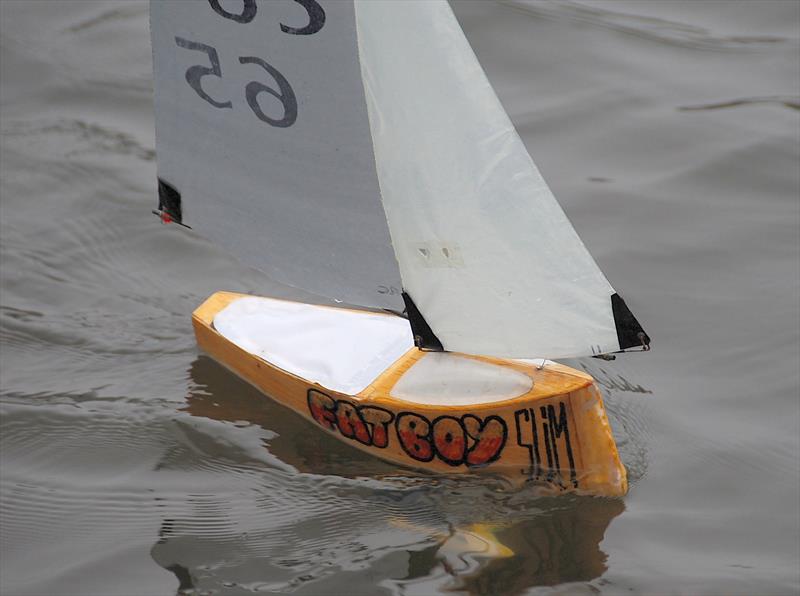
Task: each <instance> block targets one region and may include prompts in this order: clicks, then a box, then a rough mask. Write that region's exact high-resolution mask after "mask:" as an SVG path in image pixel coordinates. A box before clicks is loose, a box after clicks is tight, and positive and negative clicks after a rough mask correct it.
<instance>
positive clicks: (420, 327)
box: [402, 292, 444, 352]
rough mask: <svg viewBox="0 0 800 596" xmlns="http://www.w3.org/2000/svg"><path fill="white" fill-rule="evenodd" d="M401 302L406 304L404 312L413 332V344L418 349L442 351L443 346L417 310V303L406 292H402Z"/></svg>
mask: <svg viewBox="0 0 800 596" xmlns="http://www.w3.org/2000/svg"><path fill="white" fill-rule="evenodd" d="M402 296H403V302H405V304H406V314H407V315H408V322H409V323H410V324H411V333H413V334H414V345H415V346H417V347H418V348H419V349H420V350H430V351H432V352H444V346H442V342H441V341H439V338H438V337H436V334H435V333H434V332H433V329H431V326H430V325H428V321H426V320H425V317H423V316H422V313H421V312H419V309H418V308H417V305H416V304H414V301H413V300H412V299H411V296H409V295H408V294H407V293H406V292H403V293H402Z"/></svg>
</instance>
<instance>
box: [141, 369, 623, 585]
mask: <svg viewBox="0 0 800 596" xmlns="http://www.w3.org/2000/svg"><path fill="white" fill-rule="evenodd" d="M190 375H191V381H192V389H191V390H190V392H189V395H188V400H187V405H186V407H185V409H184V411H185V412H187V413H188V414H189V415H190V416H188V417H187V419H185V420H183V421H181V419H180V418H179V419H178V421H177V422H178V423H179V424H181V425H183V426H185V427H187V428H188V427H191V426H192V424H190V422H191V421H192V420H196V421H198V422H200V421H202V420H204V419H205V420H211V421H217V422H223V423H225V425H224V426H223V427H219V428H221V429H224V430H222V431H221V432H222V433H223V434H225V435H226V436H225V437H224V441H222V440H220V439H219V437H208V436H203V431H202V429H201V430H199V434H197V432H198V429H197V427H195V428H194V432H195V434H197V436H196V437H194V438H191V437H189V436H188V435H189V433H188V432H184V434H186V436H187V438H186V440H188V441H190V442H191V443H192V449H187V450H185V453H183V454H182V455H181V456H180V457H178V456H173V457H172V458H170V457H166V458H165V461H164V466H165V467H171V466H179V467H181V468H182V469H184V470H185V469H186V468H187V467H189V468H192V472H193V480H192V483H193V485H194V483H195V482H196V481H197V480H198V478H197V475H196V472H197V473H199V475H200V478H199V480H200V481H201V482H203V488H204V490H197V491H196V493H195V492H194V491H193V493H192V495H191V496H190V497H188V499H187V502H186V503H185V504H184V505H185V506H184V507H183V511H181V512H180V513H177V512H176V513H174V514H173V513H172V511H171V510H170V513H169V514H168V515H165V519H164V521H163V523H162V526H161V529H160V532H159V534H160V535H159V539H158V541H157V543H156V544H155V545H154V546H153V549H152V551H151V554H152V557H153V559H154V560H155V561H156V562H157V563H158V564H159V565H161V566H162V567H164V568H165V569H168V570H169V571H171V572H173V573H174V574H175V576H176V578H177V579H178V581H179V584H180V587H179V589H178V593H179V594H182V593H205V592H206V591H208V592H210V593H212V592H215V591H225V590H226V589H228V590H230V589H234V591H235V590H236V589H239V590H246V591H261V590H263V591H277V592H286V591H291V592H292V593H299V594H303V593H310V594H319V593H331V594H338V593H348V594H360V593H362V592H363V593H372V594H374V593H376V592H375V583H376V578H377V581H379V583H380V585H381V586H382V587H384V588H385V590H386V592H387V593H398V592H400V593H431V592H434V591H440V590H453V589H455V590H464V591H467V592H468V593H475V594H484V593H502V594H515V593H520V592H522V591H524V590H526V589H527V588H529V587H532V586H538V585H554V584H560V583H565V582H586V581H591V580H593V579H595V578H597V577H599V576H600V575H602V574H603V573H604V572H605V570H606V563H605V561H606V555H605V553H604V552H603V551H602V550H601V548H600V542H601V541H602V540H603V536H604V534H605V531H606V529H607V528H608V525H609V523H610V522H611V520H612V519H614V518H615V517H616V516H617V515H619V514H620V513H622V511H623V510H624V508H625V506H624V504H623V502H622V501H621V500H619V499H603V498H592V497H577V496H570V495H566V496H560V497H537V496H536V495H535V494H533V492H532V490H531V489H522V490H516V489H514V490H512V489H509V488H508V487H507V485H505V484H502V483H500V481H499V480H495V479H492V478H486V477H484V478H480V477H460V478H455V477H442V476H430V475H422V474H419V473H414V472H411V471H405V470H402V469H398V468H397V467H396V466H392V465H390V464H387V463H384V462H382V461H380V460H378V459H376V458H372V457H369V456H367V455H364V454H363V453H361V452H359V451H357V450H356V449H354V448H351V447H349V446H348V445H346V444H343V443H342V442H340V441H337V440H336V439H335V438H333V437H331V436H328V435H327V434H325V433H320V432H317V431H316V429H314V428H313V426H311V424H310V423H309V422H307V421H305V420H303V419H302V418H301V417H299V416H297V415H296V414H294V413H293V412H291V411H290V410H288V409H286V408H283V407H281V406H279V405H277V404H275V403H274V402H273V401H272V400H270V399H268V398H266V397H265V396H263V395H262V394H261V393H260V392H258V391H257V390H256V389H254V388H252V387H251V386H249V385H248V384H246V383H244V382H243V381H241V380H239V379H238V378H237V377H236V376H234V375H233V374H231V373H229V372H228V371H227V370H225V369H224V368H223V367H221V366H220V365H218V364H216V363H215V362H214V361H212V360H211V359H210V358H207V357H204V356H201V357H199V358H198V359H197V360H195V362H194V363H193V364H192V367H191V370H190ZM199 426H200V427H202V424H200V425H199ZM244 427H248V428H244ZM214 428H215V429H216V428H218V427H216V426H215V427H214ZM250 430H257V431H258V432H259V433H260V434H259V437H260V438H259V439H258V443H259V444H260V445H261V446H263V450H264V458H263V459H262V460H258V459H257V457H255V456H254V454H253V445H252V441H250V438H249V437H252V436H253V435H252V434H251V433H249V432H248V431H250ZM211 432H215V431H211ZM237 435H239V436H243V435H248V438H247V439H245V438H242V440H241V444H242V446H239V445H237ZM245 443H248V445H247V446H244V444H245ZM259 449H260V447H259ZM187 458H188V459H189V460H194V461H187ZM203 474H210V475H211V476H209V480H208V483H207V484H206V483H205V482H204V481H203V478H202V475H203ZM219 487H221V488H219ZM165 514H166V511H165ZM380 578H384V579H382V580H380ZM195 591H196V592H195Z"/></svg>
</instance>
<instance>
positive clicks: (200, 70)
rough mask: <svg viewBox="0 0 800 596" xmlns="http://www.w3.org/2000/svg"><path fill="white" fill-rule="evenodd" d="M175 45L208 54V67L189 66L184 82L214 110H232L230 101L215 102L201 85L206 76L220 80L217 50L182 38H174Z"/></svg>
mask: <svg viewBox="0 0 800 596" xmlns="http://www.w3.org/2000/svg"><path fill="white" fill-rule="evenodd" d="M175 43H177V44H178V46H180V47H182V48H186V49H187V50H195V51H197V52H205V53H206V54H208V59H209V61H210V62H211V66H210V67H209V66H202V65H200V64H198V65H195V66H190V67H189V68H187V69H186V82H187V83H189V86H190V87H191V88H192V89H194V90H195V92H197V95H199V96H200V97H202V98H203V99H204V100H206V101H207V102H208V103H210V104H211V105H212V106H214V107H215V108H232V107H233V104H232V103H231V102H230V101H216V100H215V99H214V98H212V97H211V96H210V95H209V94H208V93H206V92H205V91H204V90H203V86H202V83H201V79H202V78H203V77H204V76H207V75H213V76H215V77H219V78H222V70H221V69H220V67H219V56H218V55H217V50H216V49H214V48H212V47H211V46H207V45H205V44H203V43H198V42H196V41H189V40H188V39H183V38H182V37H176V38H175Z"/></svg>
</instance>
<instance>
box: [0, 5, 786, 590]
mask: <svg viewBox="0 0 800 596" xmlns="http://www.w3.org/2000/svg"><path fill="white" fill-rule="evenodd" d="M455 10H456V13H457V16H458V18H459V20H460V22H461V24H462V26H463V27H464V29H465V31H466V33H467V35H468V37H469V39H470V42H471V43H472V44H473V47H474V48H475V51H476V53H477V55H478V57H479V59H480V60H481V62H482V64H483V65H484V68H485V69H486V71H487V73H488V75H489V78H490V79H491V81H492V83H493V85H494V86H495V88H496V89H497V92H498V94H499V96H500V98H501V100H502V101H503V103H504V105H505V106H506V109H507V110H508V112H509V114H510V116H511V118H512V119H513V121H514V123H515V124H516V126H517V128H518V129H519V131H520V133H521V134H522V136H523V139H524V141H525V143H526V144H527V146H528V149H529V151H530V152H531V154H532V155H533V157H534V159H535V160H536V162H537V164H538V165H539V168H540V170H541V171H542V173H543V174H544V176H545V178H546V179H547V180H548V181H549V183H550V185H551V187H552V188H553V191H554V192H555V194H556V196H557V197H558V198H559V200H560V202H561V204H562V205H563V207H564V209H565V211H566V212H567V214H568V215H569V217H570V218H571V219H572V221H573V223H574V224H575V227H576V228H577V230H578V232H579V233H580V234H581V237H582V238H583V239H584V241H585V243H586V245H587V246H588V248H589V250H590V251H591V252H592V254H593V255H594V256H595V258H596V259H597V261H598V263H599V264H600V266H601V268H602V269H603V270H604V271H605V272H606V274H607V275H608V277H609V279H610V281H611V283H612V284H613V285H614V286H615V287H616V288H617V289H619V291H620V292H621V293H622V294H623V295H624V296H625V299H626V301H627V302H628V304H629V305H630V306H631V309H632V310H633V311H634V312H635V313H636V314H637V316H638V317H639V319H640V321H641V322H642V323H643V325H644V326H645V328H646V329H647V331H648V332H649V333H650V334H651V335H652V337H653V348H654V349H653V351H652V352H650V353H649V354H646V355H629V356H626V357H623V358H620V359H618V360H617V361H616V362H612V363H604V362H600V361H597V360H589V361H581V362H572V364H573V365H576V366H583V367H584V368H586V369H587V370H588V371H589V372H591V373H592V374H594V375H596V376H597V377H598V379H599V380H600V381H601V383H602V384H603V385H604V393H605V396H606V400H607V406H608V410H609V415H610V417H611V422H612V425H613V427H614V431H615V434H616V436H617V439H618V442H619V446H620V450H621V452H622V456H623V459H624V462H625V464H626V466H627V467H628V470H629V476H630V479H631V490H630V493H629V494H628V495H627V497H625V498H624V499H600V498H594V499H593V498H578V497H571V496H567V497H559V498H541V497H537V496H536V495H535V494H532V493H531V492H527V491H524V490H523V491H510V490H508V489H506V488H504V487H503V486H499V485H496V484H495V483H493V482H492V481H490V480H475V479H469V480H459V479H452V478H451V479H446V478H437V477H430V476H422V475H416V474H414V473H411V472H409V471H406V470H402V469H399V468H396V467H394V466H391V465H389V464H385V463H382V462H380V461H378V460H376V459H373V458H370V457H369V456H367V455H365V454H362V453H360V452H357V451H355V450H353V449H351V448H349V447H348V446H346V445H343V444H341V443H339V442H337V441H336V440H335V439H334V438H332V437H329V436H327V435H324V434H322V433H321V432H319V431H318V430H315V429H314V427H312V426H311V425H310V424H309V423H307V422H305V421H303V420H301V419H300V418H299V417H298V416H296V415H294V414H293V413H291V412H289V411H288V410H285V409H283V408H281V407H279V406H277V405H275V404H273V403H272V402H270V401H269V400H268V399H266V398H264V397H263V396H262V395H261V394H259V393H258V392H256V391H255V390H254V389H252V388H251V387H250V386H249V385H247V384H245V383H243V382H242V381H240V380H238V379H237V378H236V377H234V376H232V375H231V374H230V373H228V372H227V371H226V370H224V369H222V368H221V367H220V366H218V365H216V364H215V363H214V362H213V361H211V360H210V359H208V358H207V357H204V356H202V355H200V354H199V353H198V351H197V348H196V346H195V342H194V337H193V333H192V329H191V324H190V318H189V315H190V313H191V311H192V310H193V308H195V307H196V306H197V305H198V304H199V303H200V302H202V301H203V300H204V299H205V298H206V297H207V296H208V295H209V294H210V293H212V292H213V291H215V290H219V289H227V290H236V291H244V292H252V293H260V294H272V295H279V296H287V297H297V298H304V296H303V295H301V294H299V293H297V292H296V291H294V290H292V289H290V288H285V287H281V286H278V285H277V284H275V283H274V282H273V281H271V280H269V279H268V278H266V277H265V276H264V275H262V274H260V273H258V272H256V271H253V270H250V269H247V268H244V267H243V266H241V265H239V264H237V263H236V261H235V260H234V259H233V258H232V257H231V256H229V255H228V254H226V253H225V252H224V251H222V250H221V249H219V248H217V247H215V246H213V245H210V244H209V243H207V242H206V241H204V240H203V239H201V238H198V237H196V236H194V235H193V234H192V233H191V232H186V231H184V230H180V229H176V226H161V225H158V224H157V221H156V219H155V218H154V217H153V216H152V215H151V214H150V209H151V208H153V207H154V206H155V199H154V197H155V161H154V149H153V147H154V143H153V116H152V97H151V93H152V89H151V59H150V48H149V34H148V25H147V18H148V17H147V4H146V3H144V2H138V1H135V2H134V1H130V2H128V1H126V2H122V1H119V2H114V1H102V2H101V1H87V2H72V1H65V0H57V1H55V0H53V1H45V0H39V1H33V0H32V1H27V2H15V1H10V0H2V1H0V118H1V123H0V124H1V133H0V142H1V144H0V149H1V150H2V153H1V154H0V193H1V196H2V203H1V204H0V205H1V207H0V209H1V215H2V217H0V249H2V253H1V254H0V256H1V257H2V261H1V263H0V264H1V265H2V267H0V274H1V275H0V282H1V284H2V285H1V286H0V290H1V291H2V294H1V296H0V298H1V300H0V302H1V303H2V304H1V309H0V341H2V351H1V352H0V367H1V368H0V375H1V376H0V381H1V383H0V385H1V388H2V401H1V402H0V404H1V405H0V407H1V408H2V409H1V411H2V418H1V419H0V544H1V545H2V550H1V551H0V593H2V594H3V596H22V595H51V594H53V595H55V594H59V595H76V596H78V595H81V596H83V595H95V594H96V595H125V596H138V595H151V594H152V595H156V594H176V593H182V594H224V595H229V594H250V593H259V592H276V593H281V594H285V593H294V594H347V595H348V596H355V595H358V594H364V595H374V594H408V595H412V594H433V593H439V592H454V593H464V594H502V595H506V594H509V595H511V594H522V593H526V594H595V593H598V592H599V593H608V594H623V593H624V594H723V593H724V594H796V593H798V592H799V591H800V564H799V563H798V561H799V559H800V498H799V497H800V469H799V468H800V463H799V462H800V442H799V441H800V439H799V438H798V437H800V397H799V394H800V380H799V379H798V377H799V369H800V306H799V302H800V165H799V164H800V111H799V108H800V2H797V1H795V0H787V1H776V2H772V1H768V0H758V1H754V2H743V1H730V2H729V1H721V0H720V1H706V2H690V1H668V2H645V1H639V0H626V1H621V0H620V1H611V0H608V1H606V0H603V1H596V0H591V1H590V0H582V1H581V2H572V1H564V2H544V1H526V0H519V1H517V0H513V1H508V2H488V1H484V2H457V3H455ZM454 92H459V91H454ZM464 92H466V91H464ZM411 99H413V95H410V96H409V100H411Z"/></svg>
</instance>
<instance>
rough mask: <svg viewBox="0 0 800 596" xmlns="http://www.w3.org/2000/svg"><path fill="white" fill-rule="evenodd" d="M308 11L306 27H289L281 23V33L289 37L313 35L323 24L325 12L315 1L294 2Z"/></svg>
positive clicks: (299, 0) (300, 0) (296, 0)
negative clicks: (289, 35) (287, 34)
mask: <svg viewBox="0 0 800 596" xmlns="http://www.w3.org/2000/svg"><path fill="white" fill-rule="evenodd" d="M294 1H295V2H297V3H298V4H300V5H301V6H302V7H303V8H305V9H306V10H307V11H308V25H306V26H305V27H299V28H297V27H289V26H287V25H284V24H283V23H281V31H283V32H284V33H289V34H291V35H313V34H314V33H316V32H317V31H319V30H320V29H322V26H323V25H324V24H325V11H324V10H322V7H321V6H320V5H319V4H318V3H317V1H316V0H294Z"/></svg>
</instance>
